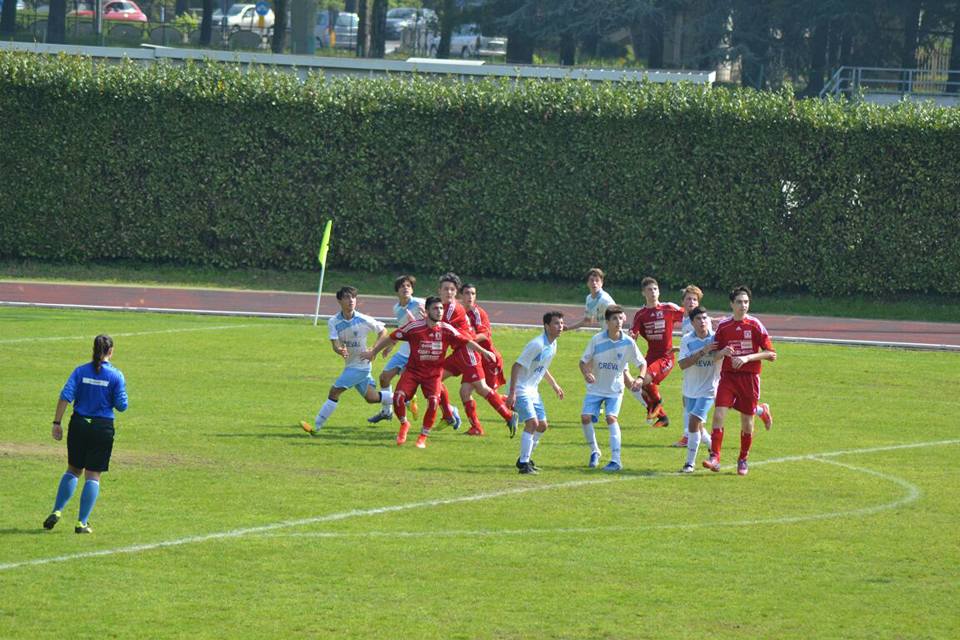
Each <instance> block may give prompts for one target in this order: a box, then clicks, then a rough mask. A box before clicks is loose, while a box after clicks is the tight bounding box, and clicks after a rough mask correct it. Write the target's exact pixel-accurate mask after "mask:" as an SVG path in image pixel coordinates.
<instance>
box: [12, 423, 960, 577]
mask: <svg viewBox="0 0 960 640" xmlns="http://www.w3.org/2000/svg"><path fill="white" fill-rule="evenodd" d="M954 444H960V440H939V441H936V442H921V443H912V444H902V445H889V446H885V447H872V448H867V449H848V450H844V451H831V452H824V453H817V454H809V455H800V456H786V457H782V458H771V459H769V460H760V461H758V462H755V463H753V464H752V466H753V467H758V466H761V465H764V464H777V463H783V462H795V461H800V460H812V461H817V462H826V461H825V460H820V458H826V457H836V456H842V455H858V454H867V453H877V452H882V451H898V450H903V449H916V448H920V447H933V446H944V445H954ZM833 464H839V465H840V466H844V467H849V468H850V469H855V470H857V471H861V469H860V468H855V467H851V466H849V465H843V464H841V463H836V462H834V463H833ZM862 471H865V472H867V473H871V474H873V475H876V476H878V477H882V478H884V479H887V480H891V481H893V482H896V483H897V484H900V485H901V486H903V487H905V488H907V489H908V495H907V496H906V497H905V498H901V499H899V500H898V501H896V502H894V503H889V506H888V505H878V506H873V507H865V508H863V509H856V510H853V511H851V512H848V513H847V514H846V515H856V514H865V515H866V514H870V513H875V512H876V511H878V510H884V509H892V508H894V507H896V506H900V505H901V504H906V503H907V502H911V501H913V500H916V499H917V498H918V497H919V495H920V493H919V489H917V488H916V487H915V486H914V485H912V484H910V483H908V482H906V481H905V480H901V479H899V478H896V479H894V476H887V475H886V474H882V473H880V472H878V471H872V470H869V469H863V470H862ZM675 475H677V474H673V473H669V474H656V475H650V476H631V477H627V478H622V477H608V478H602V479H595V480H574V481H571V482H561V483H557V484H547V485H537V486H532V487H518V488H513V489H504V490H502V491H491V492H488V493H478V494H473V495H467V496H459V497H454V498H438V499H436V500H424V501H420V502H408V503H405V504H397V505H388V506H384V507H375V508H372V509H353V510H350V511H341V512H339V513H331V514H327V515H323V516H315V517H312V518H301V519H298V520H283V521H280V522H274V523H270V524H265V525H260V526H256V527H245V528H241V529H232V530H230V531H219V532H214V533H208V534H204V535H198V536H187V537H183V538H175V539H172V540H163V541H160V542H150V543H145V544H135V545H129V546H125V547H114V548H111V549H100V550H97V551H85V552H82V553H71V554H66V555H61V556H51V557H47V558H35V559H33V560H23V561H20V562H7V563H3V564H0V571H8V570H10V569H17V568H20V567H28V566H38V565H44V564H51V563H55V562H67V561H70V560H79V559H84V558H97V557H103V556H113V555H118V554H125V553H140V552H142V551H152V550H154V549H163V548H167V547H179V546H183V545H188V544H196V543H200V542H208V541H210V540H224V539H229V538H239V537H243V536H250V535H263V534H269V533H272V532H274V531H278V530H281V529H289V528H292V527H302V526H305V525H313V524H321V523H327V522H338V521H341V520H348V519H351V518H362V517H367V516H376V515H381V514H384V513H397V512H401V511H411V510H414V509H423V508H429V507H440V506H446V505H450V504H462V503H468V502H479V501H482V500H490V499H493V498H501V497H504V496H513V495H521V494H526V493H533V492H539V491H549V490H552V489H571V488H577V487H583V486H590V485H600V484H608V483H611V482H628V481H630V480H641V479H655V478H667V477H673V476H675ZM914 491H916V495H914V494H913V492H914ZM815 517H821V518H822V517H837V516H827V515H825V514H815ZM796 518H802V519H811V518H810V517H809V516H796ZM796 518H794V519H790V518H783V519H778V521H779V522H782V523H789V522H795V521H798V520H796ZM766 522H768V521H764V520H754V521H749V520H745V521H740V523H739V526H743V525H746V524H762V523H766ZM774 523H776V521H775V522H774ZM732 524H736V523H729V522H728V523H713V525H712V526H731V525H732ZM681 526H683V525H664V526H663V528H668V527H670V528H679V527H681ZM591 530H593V529H591ZM571 531H577V530H576V529H571Z"/></svg>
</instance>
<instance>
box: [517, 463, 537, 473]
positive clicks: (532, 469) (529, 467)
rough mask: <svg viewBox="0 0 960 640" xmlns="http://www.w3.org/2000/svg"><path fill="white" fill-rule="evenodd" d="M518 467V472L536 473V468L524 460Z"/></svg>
mask: <svg viewBox="0 0 960 640" xmlns="http://www.w3.org/2000/svg"><path fill="white" fill-rule="evenodd" d="M518 464H519V463H518ZM518 468H519V469H520V473H521V474H523V475H527V474H531V475H536V473H537V468H536V467H535V466H533V465H532V464H531V463H529V462H524V463H523V464H522V465H521V466H519V467H518Z"/></svg>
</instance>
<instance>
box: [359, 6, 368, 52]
mask: <svg viewBox="0 0 960 640" xmlns="http://www.w3.org/2000/svg"><path fill="white" fill-rule="evenodd" d="M357 14H358V15H359V16H360V25H359V26H358V27H357V57H358V58H362V57H364V56H366V55H367V0H357Z"/></svg>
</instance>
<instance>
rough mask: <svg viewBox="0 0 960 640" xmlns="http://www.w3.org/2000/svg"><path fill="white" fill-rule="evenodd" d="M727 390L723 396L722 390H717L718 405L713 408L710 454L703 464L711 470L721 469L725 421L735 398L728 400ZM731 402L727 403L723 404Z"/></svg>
mask: <svg viewBox="0 0 960 640" xmlns="http://www.w3.org/2000/svg"><path fill="white" fill-rule="evenodd" d="M726 395H727V392H724V394H723V396H721V393H720V390H719V389H718V390H717V405H716V407H714V409H713V428H712V431H711V432H710V439H711V446H710V456H709V457H708V458H707V459H706V460H704V461H703V466H704V467H705V468H707V469H710V471H720V451H721V449H722V448H723V423H724V421H725V420H726V418H727V410H728V408H729V406H732V405H733V399H732V398H731V399H729V400H727V398H726ZM726 402H729V406H728V405H727V404H723V403H726Z"/></svg>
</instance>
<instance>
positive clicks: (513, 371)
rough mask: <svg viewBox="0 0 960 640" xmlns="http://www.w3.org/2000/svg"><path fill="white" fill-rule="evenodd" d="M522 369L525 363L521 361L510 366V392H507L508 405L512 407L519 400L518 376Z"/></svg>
mask: <svg viewBox="0 0 960 640" xmlns="http://www.w3.org/2000/svg"><path fill="white" fill-rule="evenodd" d="M522 369H523V365H522V364H520V363H519V362H514V363H513V366H512V367H510V393H508V394H507V406H508V407H511V408H512V407H513V405H514V404H515V403H516V402H517V378H518V377H519V376H520V371H521V370H522Z"/></svg>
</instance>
